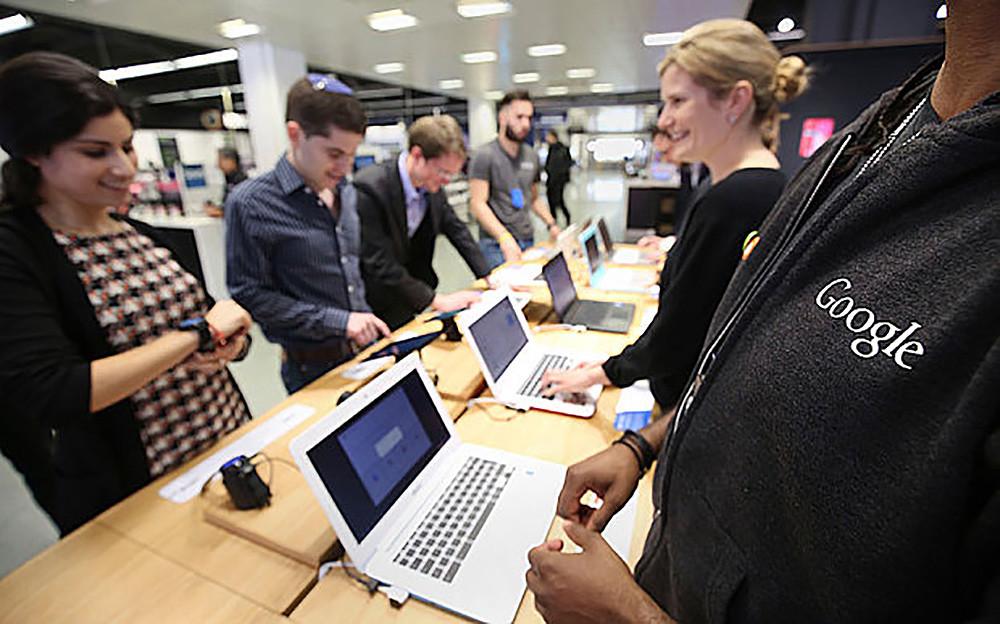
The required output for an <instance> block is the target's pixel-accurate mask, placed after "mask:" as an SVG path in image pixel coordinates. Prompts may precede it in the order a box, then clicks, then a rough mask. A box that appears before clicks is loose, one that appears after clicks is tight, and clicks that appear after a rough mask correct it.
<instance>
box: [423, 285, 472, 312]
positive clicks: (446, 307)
mask: <svg viewBox="0 0 1000 624" xmlns="http://www.w3.org/2000/svg"><path fill="white" fill-rule="evenodd" d="M481 296H482V295H481V294H480V293H479V292H478V291H475V290H460V291H458V292H453V293H451V294H450V295H434V300H433V301H432V302H431V307H432V308H434V309H435V310H437V311H438V312H454V311H455V310H464V309H465V308H467V307H469V306H471V305H472V304H474V303H476V302H477V301H479V299H480V297H481Z"/></svg>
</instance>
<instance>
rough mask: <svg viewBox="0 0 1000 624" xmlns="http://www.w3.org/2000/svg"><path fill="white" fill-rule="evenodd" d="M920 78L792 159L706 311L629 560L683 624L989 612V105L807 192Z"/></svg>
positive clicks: (918, 90) (997, 337)
mask: <svg viewBox="0 0 1000 624" xmlns="http://www.w3.org/2000/svg"><path fill="white" fill-rule="evenodd" d="M934 71H936V67H930V68H929V69H926V70H922V71H921V72H920V73H919V74H918V75H917V76H915V77H914V78H913V79H911V80H910V81H909V82H907V83H906V84H905V85H904V86H903V88H902V89H900V90H898V91H893V92H890V93H888V94H886V95H885V96H883V97H882V99H881V100H880V101H879V102H878V103H876V105H874V106H873V107H872V108H871V109H870V110H868V111H866V112H865V113H863V114H862V116H861V117H860V118H859V119H858V120H857V121H855V122H854V123H852V124H851V125H850V126H848V127H847V128H845V129H844V130H843V131H842V132H841V133H839V134H838V135H837V136H836V137H834V138H833V139H831V140H830V141H829V142H828V144H827V145H826V146H824V147H823V148H822V149H821V150H819V151H818V152H817V153H816V154H815V155H814V156H813V157H812V159H811V160H810V161H809V162H807V164H806V165H805V166H804V168H803V170H802V171H801V172H800V173H799V175H798V176H797V177H796V178H795V179H794V180H793V181H792V182H790V183H789V186H788V189H787V190H786V192H785V193H784V194H783V196H782V198H781V199H780V200H779V201H778V203H777V205H776V206H775V209H774V211H773V212H772V213H771V215H770V216H769V217H768V220H767V222H766V223H765V224H764V227H763V228H762V235H761V236H762V238H761V244H760V245H758V247H757V250H756V251H755V252H754V253H753V254H752V255H751V256H750V258H749V259H748V260H747V262H744V263H742V264H741V266H740V268H739V269H738V270H737V272H736V274H735V275H734V277H733V282H732V284H731V285H730V287H729V289H728V290H727V292H726V294H725V295H724V297H723V299H722V302H721V303H720V306H719V309H718V311H717V313H716V316H715V318H714V319H713V322H712V327H711V328H710V330H709V332H708V335H707V341H706V345H707V346H706V348H705V350H704V351H703V353H702V355H701V356H700V357H699V362H698V365H697V370H698V371H699V372H700V376H696V377H695V381H694V382H693V383H692V384H691V385H690V386H689V388H690V389H689V390H688V391H686V392H685V395H684V398H683V399H682V401H681V408H680V411H679V413H678V417H677V418H678V420H677V428H676V429H675V430H674V431H673V433H672V435H671V437H670V438H669V439H668V442H667V444H666V445H665V446H664V449H663V451H662V453H661V456H660V459H659V462H658V466H657V474H656V480H655V484H654V488H653V491H654V503H655V505H656V507H657V509H658V510H659V511H660V513H658V514H657V515H656V516H655V519H654V524H653V527H652V528H651V529H650V532H649V536H648V538H647V542H646V548H645V551H644V554H643V558H642V559H641V560H640V562H639V564H638V565H637V567H636V576H637V579H638V581H639V583H640V584H641V585H642V587H643V588H645V589H646V591H648V592H649V593H650V594H651V595H652V596H653V598H654V599H655V600H656V601H657V602H658V603H659V604H660V605H661V606H662V607H663V608H665V609H666V610H667V611H668V612H669V613H670V614H671V615H673V616H674V617H675V618H676V619H678V620H679V621H681V622H684V623H685V624H697V623H700V622H724V621H725V622H769V623H770V622H778V623H781V622H795V623H801V622H824V623H825V622H845V623H848V622H849V623H852V624H853V623H866V622H961V621H964V622H971V621H976V622H986V621H991V622H992V621H996V619H995V618H996V616H997V615H998V614H1000V390H998V381H1000V313H998V311H1000V263H998V260H997V259H998V258H1000V93H994V94H993V95H992V96H990V97H989V98H987V99H985V100H984V101H982V102H980V103H979V104H977V105H976V106H974V107H973V108H972V109H970V110H968V111H966V112H964V113H962V114H960V115H958V116H956V117H954V118H953V119H950V120H948V121H947V122H945V123H941V124H934V125H931V126H927V127H925V128H924V129H923V130H922V132H921V133H920V135H919V136H918V137H916V138H915V139H913V140H912V141H910V142H909V143H906V144H905V145H901V146H900V147H899V148H898V149H896V150H894V151H893V152H891V153H890V154H889V155H887V156H886V157H885V158H883V160H882V161H881V162H879V163H878V164H877V165H875V166H873V167H871V168H869V169H868V170H867V171H866V172H865V173H864V174H862V175H861V176H859V177H858V178H856V179H854V180H851V181H846V182H843V183H839V182H841V181H839V180H837V179H836V178H837V177H838V176H837V175H836V174H833V177H832V178H831V179H827V181H826V183H824V184H820V182H821V179H822V178H823V173H824V171H826V170H827V168H828V167H831V168H832V169H833V170H834V171H849V170H850V169H851V167H850V166H849V165H850V163H849V162H848V163H846V164H847V165H848V166H840V165H839V163H840V162H842V161H843V159H844V155H843V154H840V155H839V156H838V153H839V152H840V150H841V148H842V147H844V142H845V141H850V143H851V144H854V145H866V146H868V148H869V149H870V148H871V147H872V146H873V145H876V144H877V141H875V142H873V141H870V140H869V137H872V136H879V135H881V134H882V133H883V129H884V128H888V129H892V128H893V127H895V125H896V124H897V123H898V121H899V120H900V119H901V118H902V117H903V116H905V114H906V113H907V112H908V111H909V110H910V109H912V107H913V105H914V99H917V100H919V97H921V96H922V95H923V93H926V88H927V84H928V79H929V78H933V74H934ZM875 133H877V134H875ZM848 137H851V138H850V139H848ZM848 149H849V148H848ZM835 161H837V163H838V164H833V163H834V162H835ZM817 188H819V191H818V193H817V194H818V197H817V200H816V201H814V202H810V201H809V199H808V198H809V197H810V196H811V195H813V192H814V189H817ZM823 189H837V191H836V192H834V193H830V192H829V191H824V190H823ZM824 194H826V195H828V198H826V199H825V200H824V199H823V195H824ZM809 206H812V207H813V208H814V209H813V210H812V211H807V210H805V208H807V207H809ZM799 214H802V215H804V216H803V218H802V220H797V219H796V218H795V217H796V215H799ZM914 324H916V325H918V327H916V328H915V329H914V327H915V326H914ZM908 330H912V331H909V333H905V332H907V331H908ZM694 388H700V389H699V390H698V391H697V392H695V391H694Z"/></svg>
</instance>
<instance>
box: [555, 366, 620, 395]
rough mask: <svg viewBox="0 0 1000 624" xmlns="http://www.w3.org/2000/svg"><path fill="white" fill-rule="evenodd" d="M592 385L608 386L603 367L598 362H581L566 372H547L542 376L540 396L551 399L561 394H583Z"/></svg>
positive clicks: (608, 382)
mask: <svg viewBox="0 0 1000 624" xmlns="http://www.w3.org/2000/svg"><path fill="white" fill-rule="evenodd" d="M594 384H601V385H602V386H610V385H611V380H610V379H608V375H607V373H605V372H604V367H603V366H601V364H600V363H599V362H581V363H580V364H577V366H576V368H573V369H571V370H566V371H554V370H547V371H545V373H544V374H543V375H542V396H546V397H551V396H555V395H557V394H561V393H563V392H583V391H584V390H586V389H587V388H589V387H591V386H592V385H594Z"/></svg>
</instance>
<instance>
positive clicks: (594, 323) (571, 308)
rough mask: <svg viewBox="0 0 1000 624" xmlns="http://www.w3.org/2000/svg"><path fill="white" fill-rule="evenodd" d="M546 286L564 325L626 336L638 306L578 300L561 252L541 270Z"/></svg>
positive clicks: (557, 314) (554, 308)
mask: <svg viewBox="0 0 1000 624" xmlns="http://www.w3.org/2000/svg"><path fill="white" fill-rule="evenodd" d="M542 274H543V275H544V276H545V283H546V284H548V286H549V292H550V293H551V294H552V309H553V310H555V313H556V316H557V317H559V321H560V322H562V323H570V324H572V325H583V326H584V327H586V328H587V329H594V330H597V331H606V332H614V333H618V334H624V333H626V332H628V328H629V326H630V325H631V324H632V317H633V316H634V315H635V305H634V304H631V303H621V302H617V301H593V300H590V299H578V298H577V296H576V288H575V287H574V286H573V276H572V275H570V273H569V267H568V266H567V265H566V258H565V257H563V254H562V252H560V253H558V254H556V255H555V257H553V258H552V259H551V260H549V261H548V262H547V263H546V264H545V267H544V268H543V269H542Z"/></svg>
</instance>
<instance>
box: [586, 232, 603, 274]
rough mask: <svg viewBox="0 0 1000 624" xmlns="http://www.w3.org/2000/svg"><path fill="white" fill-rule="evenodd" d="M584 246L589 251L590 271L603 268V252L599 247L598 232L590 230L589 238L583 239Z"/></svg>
mask: <svg viewBox="0 0 1000 624" xmlns="http://www.w3.org/2000/svg"><path fill="white" fill-rule="evenodd" d="M583 247H584V249H585V250H586V252H587V263H588V264H590V271H591V272H594V271H596V270H597V269H599V268H601V252H600V250H598V248H597V234H596V233H595V232H594V230H590V233H589V234H587V238H585V239H584V241H583Z"/></svg>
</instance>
